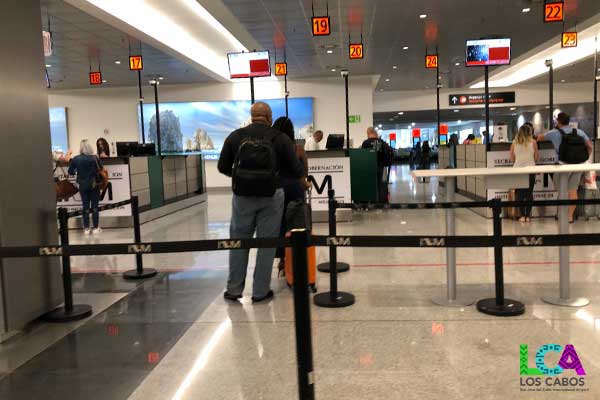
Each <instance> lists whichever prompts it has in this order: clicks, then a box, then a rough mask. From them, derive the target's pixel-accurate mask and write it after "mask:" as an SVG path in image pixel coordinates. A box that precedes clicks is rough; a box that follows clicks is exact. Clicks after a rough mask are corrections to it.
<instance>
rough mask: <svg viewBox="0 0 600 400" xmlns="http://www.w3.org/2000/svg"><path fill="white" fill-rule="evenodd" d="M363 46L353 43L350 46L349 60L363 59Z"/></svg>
mask: <svg viewBox="0 0 600 400" xmlns="http://www.w3.org/2000/svg"><path fill="white" fill-rule="evenodd" d="M363 55H364V54H363V44H362V43H355V44H352V43H351V44H350V59H351V60H360V59H362V58H363Z"/></svg>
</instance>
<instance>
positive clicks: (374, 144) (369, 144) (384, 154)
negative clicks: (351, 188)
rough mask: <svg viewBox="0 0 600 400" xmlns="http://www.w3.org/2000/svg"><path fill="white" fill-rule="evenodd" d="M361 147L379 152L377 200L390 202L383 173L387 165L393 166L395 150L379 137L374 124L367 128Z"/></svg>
mask: <svg viewBox="0 0 600 400" xmlns="http://www.w3.org/2000/svg"><path fill="white" fill-rule="evenodd" d="M361 148H363V149H367V150H373V151H375V152H376V153H377V187H378V189H379V193H378V196H377V197H378V200H377V201H378V203H388V187H387V185H388V183H387V178H386V179H384V178H385V177H384V175H383V173H384V170H385V167H391V166H392V164H393V162H394V151H393V150H392V148H391V147H390V146H389V145H388V144H387V143H386V142H385V141H383V140H382V139H381V138H380V137H379V135H378V134H377V131H376V130H375V129H374V128H373V127H372V126H370V127H369V128H367V140H365V141H364V142H363V143H362V146H361ZM388 176H389V174H388Z"/></svg>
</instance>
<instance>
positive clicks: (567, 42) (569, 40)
mask: <svg viewBox="0 0 600 400" xmlns="http://www.w3.org/2000/svg"><path fill="white" fill-rule="evenodd" d="M560 45H561V47H563V48H565V47H577V32H563V34H562V40H561V43H560Z"/></svg>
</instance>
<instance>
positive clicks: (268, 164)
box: [231, 131, 279, 197]
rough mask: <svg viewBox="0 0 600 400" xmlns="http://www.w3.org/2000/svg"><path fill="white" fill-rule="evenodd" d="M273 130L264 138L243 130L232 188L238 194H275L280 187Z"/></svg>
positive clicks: (235, 162) (258, 195)
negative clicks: (245, 132) (248, 133)
mask: <svg viewBox="0 0 600 400" xmlns="http://www.w3.org/2000/svg"><path fill="white" fill-rule="evenodd" d="M277 135H279V132H277V131H271V132H269V133H268V134H267V135H265V136H264V137H253V136H250V135H246V134H244V133H240V136H241V139H242V140H241V143H240V147H239V148H238V152H237V155H236V156H235V161H234V164H233V172H232V175H231V178H232V188H233V193H235V194H236V195H238V196H255V197H271V196H273V195H274V194H275V191H276V190H277V176H278V172H277V156H276V153H275V145H274V143H273V142H274V140H275V138H276V137H277Z"/></svg>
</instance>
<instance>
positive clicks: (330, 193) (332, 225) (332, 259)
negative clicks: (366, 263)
mask: <svg viewBox="0 0 600 400" xmlns="http://www.w3.org/2000/svg"><path fill="white" fill-rule="evenodd" d="M327 197H328V198H329V201H328V207H329V208H328V213H329V214H328V215H329V236H330V237H335V236H337V217H336V210H337V202H336V201H335V190H333V189H332V188H331V181H329V190H327ZM331 265H335V266H336V267H337V268H335V269H336V271H337V272H346V271H348V270H349V269H350V264H348V263H345V262H338V261H337V248H336V247H335V246H330V247H329V261H328V262H324V263H321V264H319V265H317V269H318V270H319V271H320V272H331V267H330V266H331Z"/></svg>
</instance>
